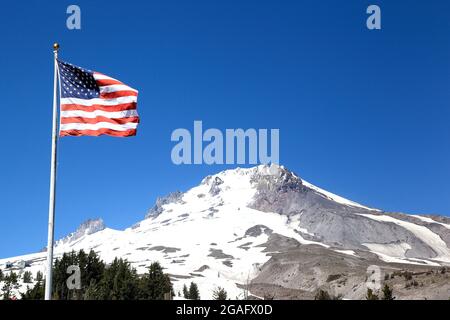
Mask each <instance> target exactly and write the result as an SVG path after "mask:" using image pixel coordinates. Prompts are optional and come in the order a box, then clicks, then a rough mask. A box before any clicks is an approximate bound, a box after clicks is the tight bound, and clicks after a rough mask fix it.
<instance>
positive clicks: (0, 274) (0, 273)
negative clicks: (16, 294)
mask: <svg viewBox="0 0 450 320" xmlns="http://www.w3.org/2000/svg"><path fill="white" fill-rule="evenodd" d="M3 277H4V276H3V271H2V270H1V269H0V282H1V281H3Z"/></svg>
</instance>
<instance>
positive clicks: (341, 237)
mask: <svg viewBox="0 0 450 320" xmlns="http://www.w3.org/2000/svg"><path fill="white" fill-rule="evenodd" d="M252 182H253V183H254V184H255V186H256V189H257V193H256V195H255V197H254V199H253V202H252V203H251V204H250V207H251V208H253V209H256V210H259V211H264V212H276V213H279V214H282V215H286V216H288V217H289V219H291V220H293V221H298V226H299V227H300V226H301V227H302V228H304V229H306V230H308V232H309V233H310V234H313V235H314V236H310V237H309V238H310V239H311V240H315V241H320V242H322V243H325V244H328V245H331V246H334V247H338V248H346V249H367V247H366V246H364V244H370V243H377V244H400V243H407V244H408V245H409V246H410V247H411V248H410V249H408V250H407V252H406V256H407V257H409V258H420V259H430V258H435V257H436V256H437V253H436V252H435V251H434V250H433V249H432V248H430V246H428V245H427V244H426V243H424V242H423V241H422V240H421V239H419V238H418V237H417V236H416V235H414V234H413V233H412V232H411V231H409V230H407V229H405V228H402V227H400V226H399V225H397V224H395V223H390V222H384V221H383V222H381V221H377V220H374V219H370V218H367V217H366V216H364V215H362V214H371V215H379V214H383V213H382V212H380V211H378V210H370V209H369V208H364V207H361V206H352V205H348V204H343V203H339V202H337V201H335V200H333V199H330V198H329V197H327V196H326V195H325V194H322V193H320V192H319V191H317V190H315V189H313V188H310V187H309V186H307V185H304V184H303V182H302V180H301V179H300V178H298V177H297V176H296V175H295V174H293V173H292V172H290V171H288V170H286V169H284V168H275V169H272V170H271V171H270V170H269V171H268V173H267V174H262V173H260V172H257V173H256V174H255V175H254V176H253V177H252ZM435 228H439V226H435ZM444 231H445V230H442V232H444ZM448 231H450V230H447V232H448ZM302 235H304V234H302Z"/></svg>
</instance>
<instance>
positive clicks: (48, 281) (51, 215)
mask: <svg viewBox="0 0 450 320" xmlns="http://www.w3.org/2000/svg"><path fill="white" fill-rule="evenodd" d="M58 49H59V44H57V43H55V44H54V45H53V54H54V64H55V66H54V80H53V120H52V156H51V160H50V198H49V205H48V239H47V275H46V278H45V300H51V299H52V268H53V241H54V235H53V233H54V229H55V226H54V222H55V189H56V151H57V141H58V129H57V127H58V95H57V91H58V63H57V59H58Z"/></svg>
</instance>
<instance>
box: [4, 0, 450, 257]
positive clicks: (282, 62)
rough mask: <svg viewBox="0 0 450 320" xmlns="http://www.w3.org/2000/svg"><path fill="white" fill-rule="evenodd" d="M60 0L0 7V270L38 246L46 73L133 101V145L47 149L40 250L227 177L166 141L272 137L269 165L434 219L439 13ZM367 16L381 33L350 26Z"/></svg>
mask: <svg viewBox="0 0 450 320" xmlns="http://www.w3.org/2000/svg"><path fill="white" fill-rule="evenodd" d="M70 4H72V2H68V1H20V3H18V1H8V2H5V3H2V5H1V8H0V39H1V41H2V48H1V51H0V58H1V59H0V70H1V79H2V81H1V88H2V89H1V92H2V95H1V107H2V109H3V122H2V134H1V136H0V150H1V155H0V216H1V221H0V234H1V238H0V239H1V241H0V257H8V256H11V255H18V254H24V253H29V252H34V251H36V250H39V249H41V248H42V247H44V246H45V244H46V237H47V214H48V213H47V210H48V209H47V207H48V185H49V159H50V132H51V108H52V81H53V79H52V77H53V61H52V51H51V46H52V43H53V42H54V41H56V40H57V41H59V42H60V43H61V47H62V49H61V51H60V56H61V58H62V59H64V60H67V61H69V62H72V63H74V64H77V65H79V66H82V67H85V68H89V69H92V70H97V71H100V72H102V73H106V74H108V75H110V76H113V77H116V78H119V79H120V80H122V81H124V82H125V83H127V84H129V85H131V86H133V87H135V88H137V89H139V90H140V95H139V105H138V108H139V112H140V115H141V121H142V122H141V125H140V127H139V132H138V136H137V137H134V138H127V139H120V138H110V137H100V138H92V137H81V138H72V137H69V138H63V139H62V140H61V141H60V149H59V152H60V153H59V168H58V188H57V211H56V215H57V217H56V238H60V237H61V236H64V235H65V234H67V233H68V232H70V231H73V230H74V229H75V228H76V227H77V226H78V225H79V223H81V222H82V221H84V220H86V219H88V218H91V217H103V218H104V220H105V222H106V224H107V225H108V226H109V227H112V228H117V229H124V228H126V227H128V226H131V225H132V224H133V223H135V222H137V221H139V220H141V219H142V218H143V216H144V215H145V213H146V211H147V210H148V209H149V208H150V207H151V206H152V205H153V203H154V200H155V198H156V197H157V196H159V195H164V194H166V193H168V192H170V191H175V190H177V189H181V190H186V189H188V188H189V187H192V186H195V185H196V184H198V183H199V181H200V180H201V179H202V177H204V176H205V175H207V174H211V173H215V172H218V171H221V170H223V169H225V168H229V166H228V167H227V166H206V165H203V166H194V165H192V166H175V165H173V164H172V162H171V159H170V152H171V149H172V147H173V145H174V144H173V143H172V142H171V141H170V135H171V132H172V131H173V130H174V129H176V128H188V129H190V128H192V125H193V121H194V120H203V124H204V126H205V127H207V128H211V127H214V128H219V129H222V130H224V129H226V128H279V129H280V148H281V149H280V159H281V163H282V164H284V165H285V166H286V167H288V168H290V169H291V170H293V171H295V172H297V173H298V174H299V175H300V176H302V177H304V178H305V179H306V180H308V181H310V182H312V183H314V184H316V185H318V186H320V187H323V188H325V189H327V190H329V191H331V192H334V193H337V194H339V195H342V196H344V197H347V198H350V199H352V200H355V201H358V202H361V203H363V204H367V205H370V206H374V207H378V208H382V209H385V210H390V211H402V212H408V213H439V214H444V215H450V196H449V195H450V183H449V181H450V90H449V89H450V37H449V36H450V19H449V14H450V3H449V2H448V1H439V0H435V1H400V0H397V1H373V2H368V1H323V0H322V1H312V0H311V1H261V0H258V1H248V0H245V1H209V0H208V1H206V0H205V1H167V0H165V1H133V0H130V1H127V2H126V3H124V2H123V1H76V4H78V5H79V6H80V7H81V10H82V30H81V31H70V30H68V29H67V28H66V17H67V15H66V8H67V6H68V5H70ZM369 4H378V5H380V6H381V9H382V30H381V31H369V30H367V28H366V27H365V21H366V17H367V15H366V14H365V11H366V8H367V6H368V5H369Z"/></svg>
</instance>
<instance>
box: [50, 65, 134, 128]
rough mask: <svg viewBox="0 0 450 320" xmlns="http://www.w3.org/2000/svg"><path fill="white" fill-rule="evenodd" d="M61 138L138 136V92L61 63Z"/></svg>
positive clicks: (96, 74)
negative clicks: (104, 135)
mask: <svg viewBox="0 0 450 320" xmlns="http://www.w3.org/2000/svg"><path fill="white" fill-rule="evenodd" d="M58 69H59V76H60V88H61V113H60V116H61V120H60V129H59V134H60V136H99V135H103V134H106V135H110V136H115V137H129V136H134V135H136V128H137V125H138V123H139V116H138V114H137V111H136V106H137V95H138V91H137V90H135V89H133V88H131V87H129V86H127V85H125V84H123V83H122V82H120V81H118V80H116V79H114V78H111V77H108V76H106V75H104V74H101V73H99V72H95V71H90V70H86V69H83V68H80V67H77V66H74V65H73V64H70V63H67V62H64V61H61V60H58Z"/></svg>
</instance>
